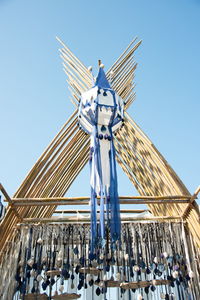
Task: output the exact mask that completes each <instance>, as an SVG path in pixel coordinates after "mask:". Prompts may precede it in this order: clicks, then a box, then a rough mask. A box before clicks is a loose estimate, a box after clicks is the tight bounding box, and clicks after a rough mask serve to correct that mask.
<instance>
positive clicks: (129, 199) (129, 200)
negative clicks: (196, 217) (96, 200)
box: [12, 195, 191, 207]
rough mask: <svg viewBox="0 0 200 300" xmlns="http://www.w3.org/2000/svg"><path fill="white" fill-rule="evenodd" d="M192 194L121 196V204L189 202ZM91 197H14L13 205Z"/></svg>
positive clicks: (49, 203) (70, 201) (78, 200)
mask: <svg viewBox="0 0 200 300" xmlns="http://www.w3.org/2000/svg"><path fill="white" fill-rule="evenodd" d="M190 198H191V197H190V196H188V195H183V196H179V195H174V196H121V197H119V202H120V204H166V203H189V202H190ZM89 201H90V198H89V197H48V198H12V204H13V206H15V207H16V206H52V205H53V206H54V205H88V204H89Z"/></svg>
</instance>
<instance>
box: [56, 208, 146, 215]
mask: <svg viewBox="0 0 200 300" xmlns="http://www.w3.org/2000/svg"><path fill="white" fill-rule="evenodd" d="M99 211H100V210H97V212H99ZM120 212H121V213H126V214H140V213H143V212H149V210H148V209H121V210H120ZM74 213H80V214H90V210H89V209H67V210H66V209H57V210H55V211H54V214H74Z"/></svg>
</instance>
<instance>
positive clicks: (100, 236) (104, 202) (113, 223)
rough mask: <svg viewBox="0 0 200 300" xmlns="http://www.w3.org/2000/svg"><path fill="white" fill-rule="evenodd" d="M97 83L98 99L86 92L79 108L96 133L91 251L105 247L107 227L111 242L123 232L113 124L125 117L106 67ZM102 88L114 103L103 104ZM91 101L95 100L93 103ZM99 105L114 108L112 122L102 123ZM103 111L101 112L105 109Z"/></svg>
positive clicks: (93, 161) (92, 158) (110, 120)
mask: <svg viewBox="0 0 200 300" xmlns="http://www.w3.org/2000/svg"><path fill="white" fill-rule="evenodd" d="M95 86H96V87H97V88H98V91H97V90H95V91H96V93H97V94H96V98H95V99H93V98H92V100H91V99H89V98H91V96H87V95H86V96H85V100H84V102H80V107H79V120H80V123H81V120H82V119H83V118H85V120H87V121H88V122H90V124H91V125H92V127H93V129H92V132H91V133H90V135H91V142H92V145H93V149H91V153H90V158H91V160H90V167H91V168H92V167H93V168H94V167H95V172H92V169H91V176H94V178H91V180H92V182H93V186H91V245H90V252H91V253H94V252H95V249H96V247H97V246H100V247H104V244H105V230H108V231H110V236H111V243H115V242H116V241H117V240H119V239H120V231H121V222H120V208H119V199H118V185H117V171H116V160H115V147H114V142H113V136H112V135H113V134H112V126H113V125H115V124H117V123H118V122H120V121H121V119H120V118H119V117H118V116H116V109H117V103H116V97H115V92H114V91H113V90H112V89H111V87H110V84H109V82H108V80H107V78H106V75H105V73H104V71H103V69H102V68H100V69H99V73H98V76H97V79H96V83H95ZM99 89H103V90H104V92H103V96H104V97H107V93H108V91H109V92H110V93H111V94H112V96H113V104H112V105H102V104H99V96H100V95H99ZM90 95H91V94H90ZM101 95H102V94H101ZM87 97H88V98H87ZM88 99H89V100H88ZM88 101H91V102H90V103H89V102H88ZM92 101H93V102H94V103H96V108H95V109H94V106H93V109H92V108H91V109H88V107H90V106H92V103H93V102H92ZM99 106H100V107H102V106H104V107H109V108H111V110H110V111H111V112H112V113H111V115H110V119H109V125H106V124H99V123H98V117H99V116H98V111H99V110H98V107H99ZM82 112H83V113H82ZM99 113H101V110H100V112H99ZM107 124H108V123H107ZM98 126H99V127H98ZM83 127H84V122H83ZM99 128H100V129H99ZM102 128H103V129H102ZM83 129H84V128H83ZM85 131H86V130H85ZM86 132H87V131H86ZM87 133H88V132H87ZM102 139H105V140H107V142H109V143H110V146H109V148H110V151H109V165H110V182H109V186H108V192H107V190H106V186H103V175H102V171H103V170H102V162H101V147H100V141H101V140H102ZM104 172H105V170H104ZM97 179H98V180H99V182H100V184H99V185H100V187H99V188H100V190H97ZM97 195H99V196H100V224H99V225H100V226H98V222H97ZM105 211H106V213H105Z"/></svg>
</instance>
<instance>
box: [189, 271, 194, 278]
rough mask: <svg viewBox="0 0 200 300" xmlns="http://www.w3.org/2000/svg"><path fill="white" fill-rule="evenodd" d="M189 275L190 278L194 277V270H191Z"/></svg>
mask: <svg viewBox="0 0 200 300" xmlns="http://www.w3.org/2000/svg"><path fill="white" fill-rule="evenodd" d="M188 275H189V276H190V278H194V272H193V271H192V270H191V271H190V272H189V274H188Z"/></svg>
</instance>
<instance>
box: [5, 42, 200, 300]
mask: <svg viewBox="0 0 200 300" xmlns="http://www.w3.org/2000/svg"><path fill="white" fill-rule="evenodd" d="M58 40H59V39H58ZM59 42H60V43H61V45H62V48H61V50H60V54H61V58H62V59H63V67H64V71H65V73H66V74H67V83H68V85H69V89H70V91H71V101H72V103H73V104H74V106H75V110H74V113H73V114H72V115H71V117H70V118H69V119H68V120H67V122H66V123H65V124H64V125H63V127H62V128H61V130H60V131H59V133H58V134H57V135H56V136H55V138H54V139H53V141H52V142H51V143H50V145H49V146H48V147H47V148H46V150H45V151H44V153H43V154H42V155H41V157H40V158H39V159H38V161H37V162H36V164H35V165H34V166H33V168H32V169H31V170H30V172H29V173H28V175H27V176H26V178H25V179H24V181H23V182H22V184H21V186H20V187H19V188H18V190H17V191H16V193H15V194H14V196H13V197H12V198H11V197H10V196H9V195H8V194H7V193H6V190H5V188H4V187H3V186H2V185H0V190H1V192H2V193H3V194H4V196H5V199H6V201H7V202H8V206H7V213H6V215H5V217H4V219H3V220H2V222H1V225H0V251H1V252H0V261H2V259H3V256H4V254H5V253H6V251H7V249H8V247H9V241H10V240H12V238H13V237H14V236H15V232H16V231H17V224H20V223H26V222H34V223H37V222H39V223H40V222H50V223H51V222H61V221H63V222H74V221H75V222H77V220H78V219H77V216H67V217H66V216H65V217H52V215H53V214H54V213H55V212H56V213H59V214H60V211H59V210H57V206H58V205H88V203H89V198H88V197H78V198H66V197H64V196H65V194H66V192H67V190H68V189H69V188H70V186H71V184H72V183H73V181H74V180H75V178H76V177H77V176H78V175H79V173H80V172H81V170H82V169H83V168H84V166H85V165H86V163H87V162H88V160H89V136H87V135H85V133H84V132H83V131H81V130H80V129H79V127H78V126H77V111H78V103H79V99H80V95H81V93H82V92H83V91H86V90H88V89H89V88H90V87H91V82H92V77H91V73H90V71H89V70H88V69H87V68H86V67H85V66H84V64H83V63H82V62H81V61H80V60H79V59H78V58H77V57H76V56H75V55H74V54H73V53H72V52H71V50H70V49H69V48H68V47H67V46H66V45H65V44H64V43H63V42H62V41H60V40H59ZM140 44H141V41H139V42H137V41H136V39H134V40H133V41H132V42H131V43H130V44H129V46H128V47H127V48H126V49H125V51H124V52H123V53H122V55H121V56H120V57H119V58H118V59H117V60H116V62H115V63H114V64H113V65H112V67H111V68H110V69H109V70H108V71H107V73H106V75H107V78H108V79H109V81H110V82H111V86H112V88H113V89H114V90H115V91H116V92H117V93H118V95H119V96H121V97H122V98H123V100H124V102H125V110H127V108H128V107H129V106H130V105H131V104H132V103H133V101H134V99H135V92H134V72H135V69H136V67H137V64H136V63H135V61H134V52H135V50H136V49H137V48H138V47H139V45H140ZM124 121H125V122H124V126H123V128H122V130H120V131H119V132H118V133H117V135H116V136H115V148H116V154H117V162H118V163H119V165H120V166H121V168H122V170H123V171H124V172H125V173H126V175H127V176H128V178H129V179H130V181H131V182H132V183H133V185H134V186H135V188H136V189H137V191H138V192H139V194H140V196H135V197H126V196H124V197H120V202H121V203H122V204H147V205H148V207H149V210H150V211H151V213H152V214H153V216H154V217H149V218H148V217H146V218H143V219H144V220H162V221H164V220H176V219H178V220H179V221H180V219H181V220H184V221H185V222H186V223H187V224H188V228H189V230H190V231H191V233H192V235H193V238H194V240H195V243H196V246H197V248H199V247H200V222H199V218H200V213H199V209H198V206H197V203H196V202H195V199H196V198H197V195H198V192H199V191H200V188H198V189H197V190H196V192H195V193H194V195H190V193H189V191H188V190H187V188H186V187H185V185H184V184H183V183H182V181H181V180H180V178H179V177H178V176H177V174H176V173H175V172H174V170H173V169H172V168H171V167H170V166H169V164H168V163H167V161H166V160H165V159H164V157H163V156H162V155H161V153H160V152H159V151H158V150H157V148H156V147H155V146H154V144H153V143H152V142H151V141H150V140H149V138H148V137H147V136H146V135H145V134H144V132H143V131H142V130H141V129H140V127H139V126H138V125H137V124H136V123H135V122H134V120H133V119H132V118H131V117H130V116H129V114H128V113H127V112H125V120H124ZM76 212H77V211H76V210H74V213H75V214H76ZM79 212H80V213H88V209H87V208H86V209H85V210H84V211H79ZM125 212H126V213H127V210H126V211H125ZM135 212H137V211H133V210H132V211H131V210H130V211H129V213H135ZM140 212H141V211H140ZM63 213H68V214H72V213H73V211H69V210H66V211H64V212H63ZM131 220H133V218H132V217H127V218H126V219H124V221H131ZM134 220H141V218H138V219H134ZM78 221H80V222H81V220H80V219H79V220H78ZM122 221H123V219H122ZM84 222H89V219H84ZM123 288H127V287H125V286H123ZM128 288H129V287H128ZM27 299H29V298H27ZM34 299H35V298H34Z"/></svg>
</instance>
